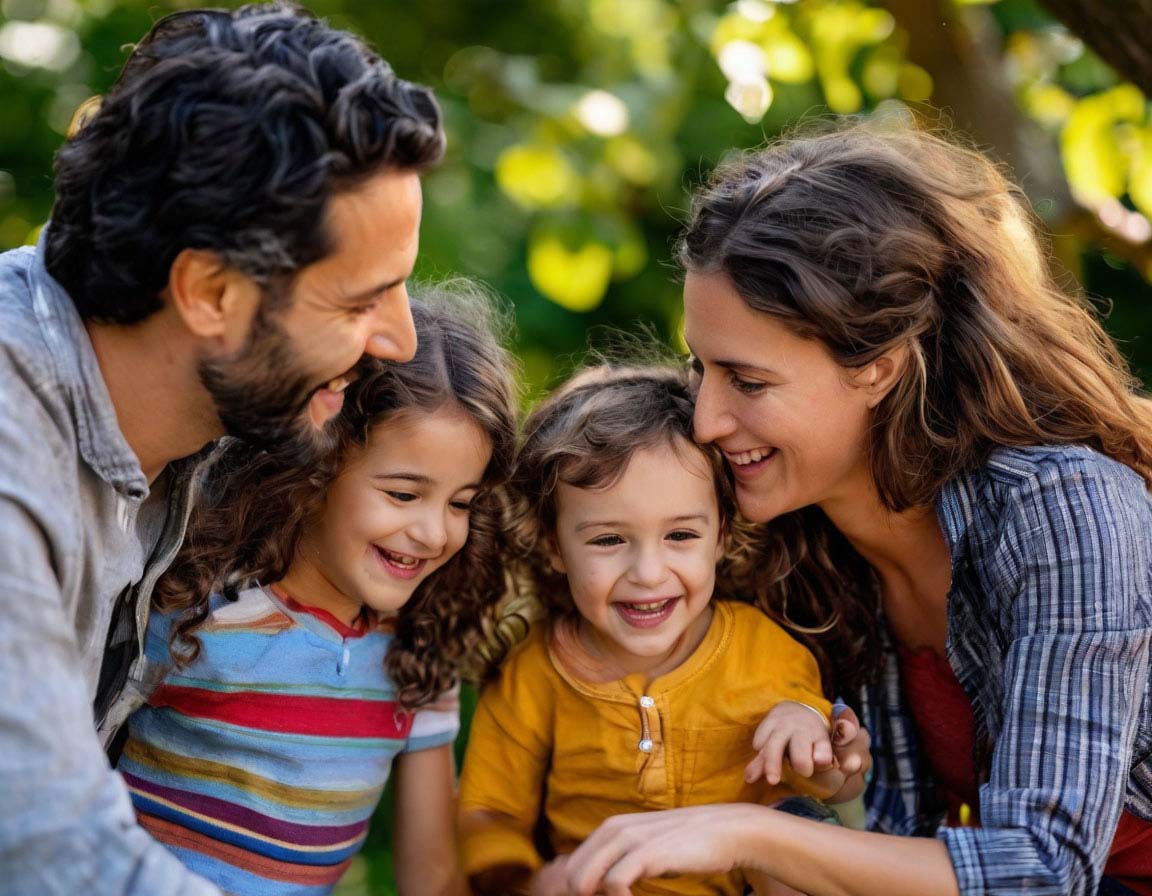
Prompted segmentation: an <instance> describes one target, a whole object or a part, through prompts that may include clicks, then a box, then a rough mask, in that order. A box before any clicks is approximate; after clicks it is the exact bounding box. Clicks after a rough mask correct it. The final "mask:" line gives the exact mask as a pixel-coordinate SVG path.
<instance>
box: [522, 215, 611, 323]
mask: <svg viewBox="0 0 1152 896" xmlns="http://www.w3.org/2000/svg"><path fill="white" fill-rule="evenodd" d="M612 263H613V253H612V250H611V249H610V248H608V247H607V246H606V245H604V244H603V243H600V242H595V241H588V242H585V243H584V244H583V245H581V246H578V247H576V248H569V247H568V246H566V245H565V244H564V241H563V240H561V239H560V238H559V237H558V236H555V235H552V234H548V233H544V234H538V235H534V236H533V237H532V239H531V240H530V242H529V244H528V276H529V277H530V278H531V280H532V285H533V286H535V287H536V288H537V289H538V290H539V291H540V292H541V293H542V294H543V295H545V296H547V297H548V298H549V299H551V300H552V301H553V302H555V303H556V304H557V305H560V306H561V307H563V308H567V309H568V310H569V311H591V310H592V309H593V308H595V307H596V306H597V305H599V304H600V302H601V300H603V298H604V293H605V292H606V291H607V289H608V281H609V280H610V279H611V277H612Z"/></svg>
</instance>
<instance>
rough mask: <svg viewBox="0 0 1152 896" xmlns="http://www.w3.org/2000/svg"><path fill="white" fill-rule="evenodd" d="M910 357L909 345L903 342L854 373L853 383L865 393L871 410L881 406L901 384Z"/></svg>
mask: <svg viewBox="0 0 1152 896" xmlns="http://www.w3.org/2000/svg"><path fill="white" fill-rule="evenodd" d="M908 356H909V348H908V343H906V342H901V343H900V344H899V345H896V346H893V347H892V348H891V349H889V350H888V351H886V352H885V353H884V354H882V355H881V356H880V357H879V358H877V359H876V360H875V361H873V362H872V363H870V364H866V365H864V366H863V367H860V368H858V369H857V370H855V371H854V372H853V373H852V382H853V383H854V384H855V385H856V387H857V388H860V389H863V390H864V391H865V393H866V396H867V403H868V407H869V408H874V407H876V405H878V404H880V402H881V401H883V400H884V396H885V395H887V394H888V393H889V392H891V391H892V389H893V387H895V385H896V384H897V383H898V382H900V378H901V377H902V376H903V375H904V370H905V368H907V366H908Z"/></svg>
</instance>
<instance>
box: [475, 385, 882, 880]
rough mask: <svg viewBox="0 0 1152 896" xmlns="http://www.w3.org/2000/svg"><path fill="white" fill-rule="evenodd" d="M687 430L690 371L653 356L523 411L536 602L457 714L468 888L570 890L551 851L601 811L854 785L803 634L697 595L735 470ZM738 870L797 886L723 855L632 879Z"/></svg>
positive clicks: (707, 578) (707, 584)
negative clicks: (529, 620)
mask: <svg viewBox="0 0 1152 896" xmlns="http://www.w3.org/2000/svg"><path fill="white" fill-rule="evenodd" d="M691 432H692V402H691V398H690V396H689V394H688V389H687V383H686V381H685V377H684V375H683V374H682V373H681V372H680V371H679V370H676V369H674V368H664V367H613V366H601V367H596V368H592V369H590V370H586V371H584V372H583V373H581V374H578V375H577V376H576V377H574V378H573V379H572V380H571V381H570V382H568V383H567V384H566V385H565V386H563V387H561V388H560V389H559V390H557V391H556V392H555V393H553V394H552V395H551V396H550V397H549V398H548V399H546V400H545V401H544V402H543V403H542V404H541V405H540V406H539V407H538V408H537V409H536V411H535V412H534V413H533V414H532V415H531V416H530V417H529V419H528V422H527V424H526V432H525V437H524V441H523V445H522V447H521V449H520V452H519V457H518V461H517V465H516V472H515V474H514V488H515V491H516V494H517V500H518V502H519V507H518V517H519V525H518V527H517V532H516V533H515V534H516V537H517V539H518V541H519V542H520V545H521V556H522V557H523V560H524V564H525V567H526V569H525V572H526V578H527V579H528V580H529V581H530V582H531V585H532V587H533V589H534V592H535V597H536V599H537V601H538V603H539V604H540V605H541V606H542V608H543V609H544V611H545V614H544V615H545V618H544V619H543V620H542V621H541V622H540V623H538V624H536V625H535V626H533V628H532V630H531V631H530V633H529V635H528V637H527V639H526V640H525V641H524V642H523V643H521V644H519V645H518V646H517V647H516V648H514V649H513V650H512V651H511V653H510V654H509V656H508V658H507V660H506V661H505V664H504V665H503V667H502V668H501V671H500V675H499V678H498V680H496V681H493V682H491V683H490V684H489V685H488V686H486V687H485V689H484V690H483V692H482V693H481V696H480V702H479V705H478V707H477V710H476V715H475V717H474V719H473V722H472V727H471V734H470V738H469V743H468V752H467V756H466V758H465V762H464V770H463V774H462V777H461V785H460V827H461V846H462V851H463V860H464V868H465V872H466V873H467V874H468V875H469V879H470V881H471V884H472V887H473V891H474V892H476V893H479V894H491V896H497V894H499V896H507V894H518V893H523V894H549V893H553V892H563V891H565V887H564V883H563V876H564V861H565V856H566V855H567V854H568V853H570V852H571V851H572V850H573V849H575V848H576V847H577V846H578V845H579V844H580V843H581V842H582V841H583V839H584V838H585V837H587V836H588V835H589V834H590V833H591V832H592V831H593V830H594V829H595V828H596V827H597V826H598V825H599V824H600V823H601V822H603V821H604V820H606V819H607V818H609V817H610V816H612V815H617V814H621V813H626V812H639V811H646V810H651V809H667V808H673V807H677V806H687V805H699V804H704V803H719V802H736V801H745V802H758V803H765V804H774V803H779V802H780V801H782V800H785V799H787V798H789V797H795V796H798V795H803V796H811V797H817V798H824V799H834V800H847V799H851V798H853V797H854V796H856V795H857V794H858V793H859V792H860V791H861V790H862V789H863V786H864V784H863V770H862V768H861V769H859V770H857V771H856V773H855V774H853V775H848V774H846V773H845V771H844V770H843V769H842V768H841V765H840V763H839V762H838V759H837V752H838V751H837V749H836V747H837V746H838V745H840V744H846V743H848V742H851V741H853V739H854V738H855V736H856V734H857V731H856V728H855V726H854V725H853V724H852V723H851V722H848V721H846V720H841V721H839V722H837V723H835V724H833V722H832V721H831V719H830V712H831V706H830V704H829V703H828V701H827V700H826V699H825V698H824V695H823V693H822V691H821V687H820V675H819V671H818V669H817V665H816V661H815V660H814V659H813V657H812V655H811V654H810V653H809V652H808V651H807V649H805V648H804V647H803V646H801V645H800V644H799V643H797V642H796V641H795V640H793V639H792V638H791V637H790V636H789V635H788V634H787V632H785V631H784V630H783V629H782V628H781V627H780V626H778V625H777V624H776V623H775V622H773V621H772V620H770V619H769V618H768V617H767V616H766V615H764V614H763V613H762V612H761V611H760V610H758V609H756V608H755V607H753V606H750V605H748V604H746V603H740V602H737V601H732V600H714V599H713V598H714V595H713V590H714V586H715V584H716V566H717V563H718V562H719V561H720V560H721V558H722V557H723V553H724V545H725V536H726V533H727V532H728V531H729V529H730V527H731V526H732V524H733V520H732V514H733V510H732V501H731V493H730V492H731V489H730V485H729V483H728V480H727V478H726V474H725V469H724V464H723V462H722V459H721V458H720V457H719V455H718V454H717V453H716V452H715V450H714V449H712V448H710V447H702V446H700V445H697V444H695V443H694V442H693V441H692V438H691ZM833 732H834V734H835V741H836V743H835V744H834V743H833ZM847 764H848V763H847V762H846V763H845V765H847ZM855 764H857V765H861V766H862V765H863V762H862V761H861V757H860V756H859V755H858V754H857V755H856V762H855ZM749 885H751V886H752V887H753V888H754V890H755V892H756V893H758V894H768V893H772V894H777V893H782V892H792V891H790V890H783V889H775V887H776V886H777V885H775V884H774V883H773V882H771V881H767V880H757V879H756V878H755V876H754V875H752V874H751V873H749V874H748V875H747V876H746V875H745V874H744V873H743V872H742V871H741V869H730V870H727V871H726V873H718V874H715V875H712V876H683V877H678V878H674V879H661V880H649V881H644V882H643V883H641V884H638V885H636V886H634V887H633V893H634V894H636V896H641V894H679V896H696V894H740V893H743V892H745V889H746V887H747V886H749Z"/></svg>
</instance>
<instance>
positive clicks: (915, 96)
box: [897, 62, 932, 103]
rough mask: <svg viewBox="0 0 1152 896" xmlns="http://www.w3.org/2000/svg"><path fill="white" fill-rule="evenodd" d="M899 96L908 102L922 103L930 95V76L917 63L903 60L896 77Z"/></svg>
mask: <svg viewBox="0 0 1152 896" xmlns="http://www.w3.org/2000/svg"><path fill="white" fill-rule="evenodd" d="M897 89H898V91H899V93H900V98H901V99H903V100H907V101H908V102H910V103H924V102H927V101H928V99H929V98H931V96H932V76H931V75H930V74H928V72H926V71H925V70H924V69H922V68H921V67H920V66H918V65H913V64H912V63H911V62H905V63H904V64H903V65H901V66H900V73H899V75H898V77H897Z"/></svg>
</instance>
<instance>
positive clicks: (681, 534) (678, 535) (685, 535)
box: [668, 529, 700, 541]
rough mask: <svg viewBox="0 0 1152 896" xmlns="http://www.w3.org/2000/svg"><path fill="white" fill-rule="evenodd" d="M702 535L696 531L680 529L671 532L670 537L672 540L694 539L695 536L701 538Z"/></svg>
mask: <svg viewBox="0 0 1152 896" xmlns="http://www.w3.org/2000/svg"><path fill="white" fill-rule="evenodd" d="M699 537H700V535H699V534H698V533H696V532H689V531H688V530H686V529H678V530H676V531H675V532H669V533H668V538H669V540H671V541H692V540H693V539H694V538H699Z"/></svg>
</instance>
